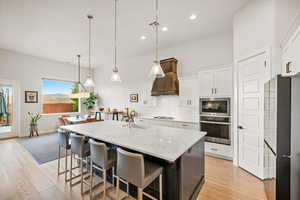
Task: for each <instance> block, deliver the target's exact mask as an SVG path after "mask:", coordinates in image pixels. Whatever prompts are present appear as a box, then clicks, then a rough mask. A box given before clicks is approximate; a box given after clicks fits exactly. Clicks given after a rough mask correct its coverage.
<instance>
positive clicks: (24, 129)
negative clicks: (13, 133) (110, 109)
mask: <svg viewBox="0 0 300 200" xmlns="http://www.w3.org/2000/svg"><path fill="white" fill-rule="evenodd" d="M77 74H78V73H77V68H76V67H74V66H72V65H69V64H64V63H59V62H55V61H50V60H46V59H42V58H37V57H33V56H27V55H23V54H19V53H15V52H11V51H6V50H3V49H0V79H4V80H13V81H17V82H18V83H19V86H20V95H19V96H20V112H19V113H20V133H19V136H27V135H29V133H28V124H29V119H28V116H27V112H41V108H42V105H41V94H42V93H41V87H42V78H49V79H57V80H66V81H77V79H78V78H77ZM85 75H86V70H83V72H82V78H84V77H86V76H85ZM26 90H32V91H38V92H39V103H37V104H26V103H24V98H25V97H24V92H25V91H26ZM57 124H58V115H55V114H54V115H43V117H42V119H41V120H40V123H39V129H40V132H48V131H53V130H55V129H56V128H57Z"/></svg>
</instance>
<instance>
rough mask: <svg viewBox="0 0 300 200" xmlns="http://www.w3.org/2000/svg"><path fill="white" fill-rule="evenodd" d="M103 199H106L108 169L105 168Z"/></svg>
mask: <svg viewBox="0 0 300 200" xmlns="http://www.w3.org/2000/svg"><path fill="white" fill-rule="evenodd" d="M103 199H104V200H105V199H106V169H103Z"/></svg>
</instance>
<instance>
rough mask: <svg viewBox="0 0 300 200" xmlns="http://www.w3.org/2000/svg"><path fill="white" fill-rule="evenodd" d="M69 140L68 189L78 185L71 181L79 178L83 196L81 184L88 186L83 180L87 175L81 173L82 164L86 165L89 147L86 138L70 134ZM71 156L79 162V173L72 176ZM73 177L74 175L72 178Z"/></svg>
mask: <svg viewBox="0 0 300 200" xmlns="http://www.w3.org/2000/svg"><path fill="white" fill-rule="evenodd" d="M70 138H71V166H70V188H72V187H73V186H74V185H76V184H78V183H79V182H76V183H74V184H73V182H72V180H73V179H74V178H77V177H80V184H81V186H80V187H81V194H82V195H83V193H84V192H83V184H84V183H85V184H87V185H89V183H87V182H86V181H85V180H84V175H85V174H87V173H88V172H87V171H85V172H84V171H83V163H85V164H86V165H87V157H88V156H89V155H90V145H89V144H88V143H87V142H86V138H85V137H84V136H81V135H76V134H74V133H72V134H71V135H70ZM73 156H74V158H76V157H75V156H77V158H76V159H77V160H79V162H80V173H79V174H77V175H76V174H74V172H73ZM73 175H75V176H74V177H73Z"/></svg>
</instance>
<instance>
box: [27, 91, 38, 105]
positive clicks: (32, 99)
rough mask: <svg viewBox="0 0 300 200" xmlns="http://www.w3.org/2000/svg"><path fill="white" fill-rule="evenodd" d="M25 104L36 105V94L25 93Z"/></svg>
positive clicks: (35, 92)
mask: <svg viewBox="0 0 300 200" xmlns="http://www.w3.org/2000/svg"><path fill="white" fill-rule="evenodd" d="M25 103H38V92H37V91H25Z"/></svg>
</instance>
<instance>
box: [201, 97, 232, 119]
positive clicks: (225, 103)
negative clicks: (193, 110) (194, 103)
mask: <svg viewBox="0 0 300 200" xmlns="http://www.w3.org/2000/svg"><path fill="white" fill-rule="evenodd" d="M199 105H200V115H209V116H230V98H200V104H199Z"/></svg>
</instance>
